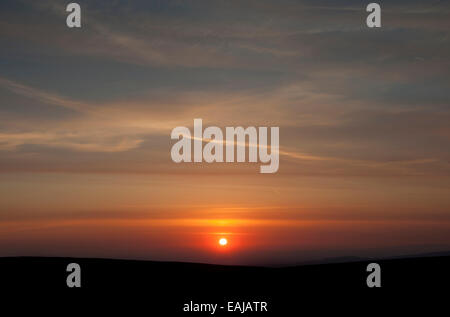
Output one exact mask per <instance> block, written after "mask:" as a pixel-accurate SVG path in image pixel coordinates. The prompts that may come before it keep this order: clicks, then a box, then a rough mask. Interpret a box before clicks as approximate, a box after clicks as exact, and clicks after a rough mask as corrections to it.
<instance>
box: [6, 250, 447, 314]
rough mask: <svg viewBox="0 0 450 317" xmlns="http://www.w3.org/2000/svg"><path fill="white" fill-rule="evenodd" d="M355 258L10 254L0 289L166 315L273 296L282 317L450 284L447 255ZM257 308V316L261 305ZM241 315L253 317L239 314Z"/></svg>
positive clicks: (272, 308) (390, 298)
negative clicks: (284, 263) (281, 262)
mask: <svg viewBox="0 0 450 317" xmlns="http://www.w3.org/2000/svg"><path fill="white" fill-rule="evenodd" d="M349 259H351V262H347V263H329V264H327V263H324V264H311V265H301V266H294V267H282V268H268V267H249V266H224V265H211V264H197V263H181V262H151V261H134V260H109V259H89V258H45V257H10V258H0V280H1V288H2V289H3V290H7V291H8V292H3V293H4V294H6V293H8V294H10V295H11V294H17V293H18V292H19V293H20V294H21V295H20V296H25V297H26V295H27V294H28V295H30V296H32V297H33V299H37V300H38V301H42V300H47V301H48V300H49V299H56V298H57V299H58V301H59V302H60V303H61V302H65V301H68V302H69V303H78V305H82V303H85V302H86V301H88V302H91V304H93V305H94V306H92V307H95V306H96V307H97V308H99V307H102V311H110V310H115V309H118V307H122V308H124V307H126V309H127V310H129V309H131V310H134V309H144V311H148V312H149V314H150V312H152V314H151V315H153V313H155V312H157V313H158V314H159V315H162V316H165V315H170V316H171V315H174V314H181V315H183V314H185V313H184V312H183V311H182V308H183V304H185V303H190V302H191V301H192V302H194V303H195V302H197V303H209V302H211V303H219V305H222V306H226V304H227V302H228V301H234V302H235V301H240V302H242V301H267V302H268V305H269V311H268V312H266V313H259V314H263V315H266V316H267V315H275V316H283V315H284V314H288V313H294V312H301V311H303V309H306V308H307V307H308V308H309V309H314V310H315V311H322V310H323V311H326V310H329V309H335V310H336V309H337V310H339V307H341V306H340V305H342V303H350V302H355V303H356V302H357V303H359V304H366V305H371V306H373V304H374V303H377V302H379V301H388V302H389V301H390V302H395V303H397V302H396V300H398V298H399V296H406V295H405V294H408V296H417V295H418V294H426V293H427V294H430V293H433V292H435V293H436V294H438V293H439V292H440V290H442V289H443V288H445V287H446V285H450V273H449V268H450V256H448V255H446V256H426V257H414V258H410V257H407V258H401V259H381V260H361V261H358V259H355V258H349ZM371 262H376V263H378V264H380V266H381V281H382V282H381V283H382V286H381V288H379V289H375V288H368V287H367V285H366V278H367V275H368V274H369V273H368V272H366V267H367V264H368V263H371ZM69 263H78V264H79V265H80V266H81V281H82V282H81V288H79V289H76V288H68V287H67V285H66V277H67V275H68V274H69V273H68V272H66V267H67V265H68V264H69ZM3 298H4V299H5V297H3ZM411 298H412V297H409V299H411ZM72 301H73V302H72ZM5 302H7V301H5ZM324 303H327V304H326V305H325V304H324ZM349 305H350V304H349ZM139 307H140V308H139ZM333 307H334V308H333ZM352 307H353V306H351V305H350V306H348V308H352ZM355 307H356V306H355ZM355 307H353V308H355ZM341 308H342V307H341ZM224 309H225V310H226V308H224ZM355 309H356V308H355ZM372 309H375V308H374V307H372ZM191 314H194V313H191ZM199 314H203V315H206V314H209V313H206V312H203V313H199ZM229 314H234V315H235V316H237V314H238V312H227V311H217V312H216V313H215V315H224V316H227V315H229ZM252 314H253V315H254V316H258V313H256V312H252ZM242 315H244V316H247V315H246V314H239V316H242Z"/></svg>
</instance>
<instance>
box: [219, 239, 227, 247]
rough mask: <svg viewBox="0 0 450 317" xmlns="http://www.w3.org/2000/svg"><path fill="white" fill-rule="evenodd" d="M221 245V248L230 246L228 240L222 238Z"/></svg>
mask: <svg viewBox="0 0 450 317" xmlns="http://www.w3.org/2000/svg"><path fill="white" fill-rule="evenodd" d="M219 244H220V245H221V246H226V245H227V244H228V240H227V239H226V238H221V239H220V240H219Z"/></svg>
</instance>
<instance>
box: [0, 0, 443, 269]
mask: <svg viewBox="0 0 450 317" xmlns="http://www.w3.org/2000/svg"><path fill="white" fill-rule="evenodd" d="M69 2H70V1H48V0H40V1H31V0H29V1H24V0H21V1H17V0H15V1H12V0H2V1H1V2H0V42H1V49H0V118H1V120H0V256H23V255H33V256H86V257H106V258H131V259H145V260H170V261H172V260H173V261H195V262H208V263H223V264H258V265H266V264H268V265H272V264H274V265H275V264H294V263H299V262H301V261H307V260H312V259H321V258H327V257H337V256H392V255H404V254H411V253H422V252H434V251H443V250H449V249H450V194H449V190H450V147H449V144H450V142H449V141H450V124H449V122H450V37H449V30H450V19H449V16H450V3H449V2H445V1H425V0H422V1H414V0H412V1H379V3H380V5H381V7H382V27H381V28H379V29H369V28H367V26H366V24H365V19H366V17H367V14H368V13H367V12H366V10H365V6H366V5H367V4H368V3H369V2H370V1H367V3H366V2H364V1H337V0H335V1H331V0H317V1H313V0H308V1H306V0H305V1H268V0H258V1H236V0H227V1H191V0H186V1H181V0H178V1H170V0H167V1H162V0H159V1H144V0H141V1H120V0H115V1H81V0H80V1H76V2H78V3H79V4H80V5H81V8H82V27H81V29H76V28H73V29H69V28H68V27H67V26H66V17H67V15H68V13H66V11H65V6H66V5H67V4H68V3H69ZM195 118H202V120H203V125H204V126H219V127H226V126H242V127H249V126H255V127H260V126H264V127H280V167H279V170H278V172H277V173H274V174H261V173H259V166H260V165H261V164H260V163H212V164H208V163H195V164H194V163H180V164H176V163H174V162H173V161H172V160H171V157H170V150H171V147H172V145H173V144H174V141H173V140H171V138H170V133H171V131H172V129H173V128H175V127H177V126H186V127H190V128H192V126H193V120H194V119H195ZM223 237H225V238H227V239H228V244H227V245H226V246H220V245H219V243H218V241H219V239H220V238H223Z"/></svg>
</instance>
